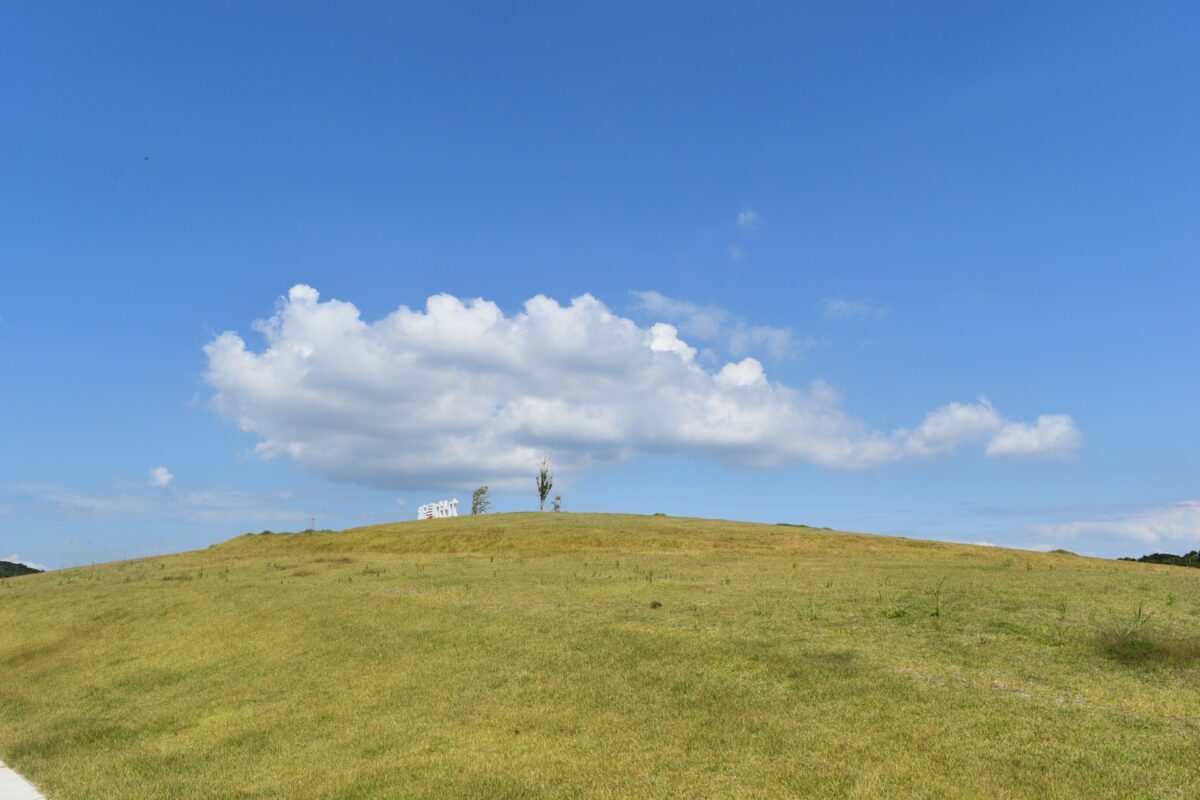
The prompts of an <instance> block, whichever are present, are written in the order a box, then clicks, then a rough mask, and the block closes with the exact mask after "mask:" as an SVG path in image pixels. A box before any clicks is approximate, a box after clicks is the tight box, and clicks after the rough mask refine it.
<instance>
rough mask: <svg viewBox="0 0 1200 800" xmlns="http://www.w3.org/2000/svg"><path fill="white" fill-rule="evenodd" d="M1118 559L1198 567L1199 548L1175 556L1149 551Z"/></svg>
mask: <svg viewBox="0 0 1200 800" xmlns="http://www.w3.org/2000/svg"><path fill="white" fill-rule="evenodd" d="M1118 560H1120V561H1140V562H1142V563H1143V564H1170V565H1171V566H1174V567H1196V568H1200V550H1193V551H1192V552H1190V553H1184V554H1183V555H1181V556H1177V555H1175V554H1174V553H1151V554H1150V555H1148V556H1142V557H1141V558H1128V557H1126V558H1121V559H1118Z"/></svg>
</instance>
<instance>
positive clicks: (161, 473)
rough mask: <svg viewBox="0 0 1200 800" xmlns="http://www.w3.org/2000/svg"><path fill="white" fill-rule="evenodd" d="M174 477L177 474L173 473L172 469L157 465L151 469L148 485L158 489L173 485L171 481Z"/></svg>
mask: <svg viewBox="0 0 1200 800" xmlns="http://www.w3.org/2000/svg"><path fill="white" fill-rule="evenodd" d="M174 479H175V476H174V475H172V474H171V470H169V469H167V468H166V467H155V468H154V469H152V470H150V480H149V481H148V482H147V485H148V486H153V487H155V488H157V489H165V488H167V487H168V486H170V485H171V481H172V480H174Z"/></svg>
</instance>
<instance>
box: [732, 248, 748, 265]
mask: <svg viewBox="0 0 1200 800" xmlns="http://www.w3.org/2000/svg"><path fill="white" fill-rule="evenodd" d="M729 260H730V261H732V262H733V263H735V264H740V263H742V262H743V261H745V260H746V251H745V250H743V249H742V248H740V247H738V246H737V245H736V244H735V245H734V246H733V247H731V248H729Z"/></svg>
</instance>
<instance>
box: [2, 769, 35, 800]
mask: <svg viewBox="0 0 1200 800" xmlns="http://www.w3.org/2000/svg"><path fill="white" fill-rule="evenodd" d="M0 800H46V798H45V796H44V795H43V794H42V793H41V792H39V791H38V790H37V789H35V788H33V784H32V783H30V782H29V781H27V780H25V779H24V778H22V777H21V776H20V775H18V774H17V773H15V772H13V771H12V770H11V769H9V768H8V767H6V766H4V762H3V761H0Z"/></svg>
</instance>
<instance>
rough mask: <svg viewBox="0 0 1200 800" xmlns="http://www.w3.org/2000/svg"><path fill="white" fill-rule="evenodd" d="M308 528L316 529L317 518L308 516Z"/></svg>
mask: <svg viewBox="0 0 1200 800" xmlns="http://www.w3.org/2000/svg"><path fill="white" fill-rule="evenodd" d="M308 529H309V530H310V531H315V530H316V529H317V518H316V517H309V518H308Z"/></svg>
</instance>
